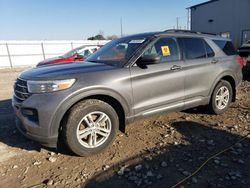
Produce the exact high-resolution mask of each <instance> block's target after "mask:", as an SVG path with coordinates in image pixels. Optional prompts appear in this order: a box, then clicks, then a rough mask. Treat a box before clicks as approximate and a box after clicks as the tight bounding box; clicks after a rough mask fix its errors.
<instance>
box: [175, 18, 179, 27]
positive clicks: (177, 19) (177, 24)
mask: <svg viewBox="0 0 250 188" xmlns="http://www.w3.org/2000/svg"><path fill="white" fill-rule="evenodd" d="M176 29H179V17H176Z"/></svg>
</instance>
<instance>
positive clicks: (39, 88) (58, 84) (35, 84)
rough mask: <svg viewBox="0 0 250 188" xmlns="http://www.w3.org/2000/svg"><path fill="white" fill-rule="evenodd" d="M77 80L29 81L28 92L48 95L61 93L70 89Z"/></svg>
mask: <svg viewBox="0 0 250 188" xmlns="http://www.w3.org/2000/svg"><path fill="white" fill-rule="evenodd" d="M75 81H76V80H75V79H68V80H51V81H28V82H27V85H28V91H29V92H30V93H47V92H54V91H61V90H65V89H68V88H70V87H71V86H72V85H73V84H74V83H75Z"/></svg>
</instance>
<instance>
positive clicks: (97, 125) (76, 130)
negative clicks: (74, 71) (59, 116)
mask: <svg viewBox="0 0 250 188" xmlns="http://www.w3.org/2000/svg"><path fill="white" fill-rule="evenodd" d="M118 128H119V118H118V115H117V113H116V111H115V110H114V109H113V108H112V107H111V106H110V105H109V104H107V103H105V102H103V101H100V100H95V99H90V100H85V101H82V102H80V103H78V104H76V105H75V106H73V107H72V109H71V110H70V112H69V116H68V119H67V123H65V124H64V125H63V128H62V138H63V141H64V143H66V145H67V146H68V148H69V149H70V150H71V151H72V152H73V153H75V154H77V155H79V156H89V155H93V154H96V153H99V152H101V151H103V150H104V149H105V148H107V147H108V145H110V144H111V143H112V142H113V140H114V139H115V136H116V134H117V131H118Z"/></svg>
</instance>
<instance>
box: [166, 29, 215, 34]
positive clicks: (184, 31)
mask: <svg viewBox="0 0 250 188" xmlns="http://www.w3.org/2000/svg"><path fill="white" fill-rule="evenodd" d="M164 32H180V33H195V34H205V35H217V34H215V33H208V32H200V31H191V30H183V29H168V30H165V31H164Z"/></svg>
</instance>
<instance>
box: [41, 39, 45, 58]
mask: <svg viewBox="0 0 250 188" xmlns="http://www.w3.org/2000/svg"><path fill="white" fill-rule="evenodd" d="M41 46H42V52H43V59H44V60H45V53H44V47H43V43H41Z"/></svg>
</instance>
